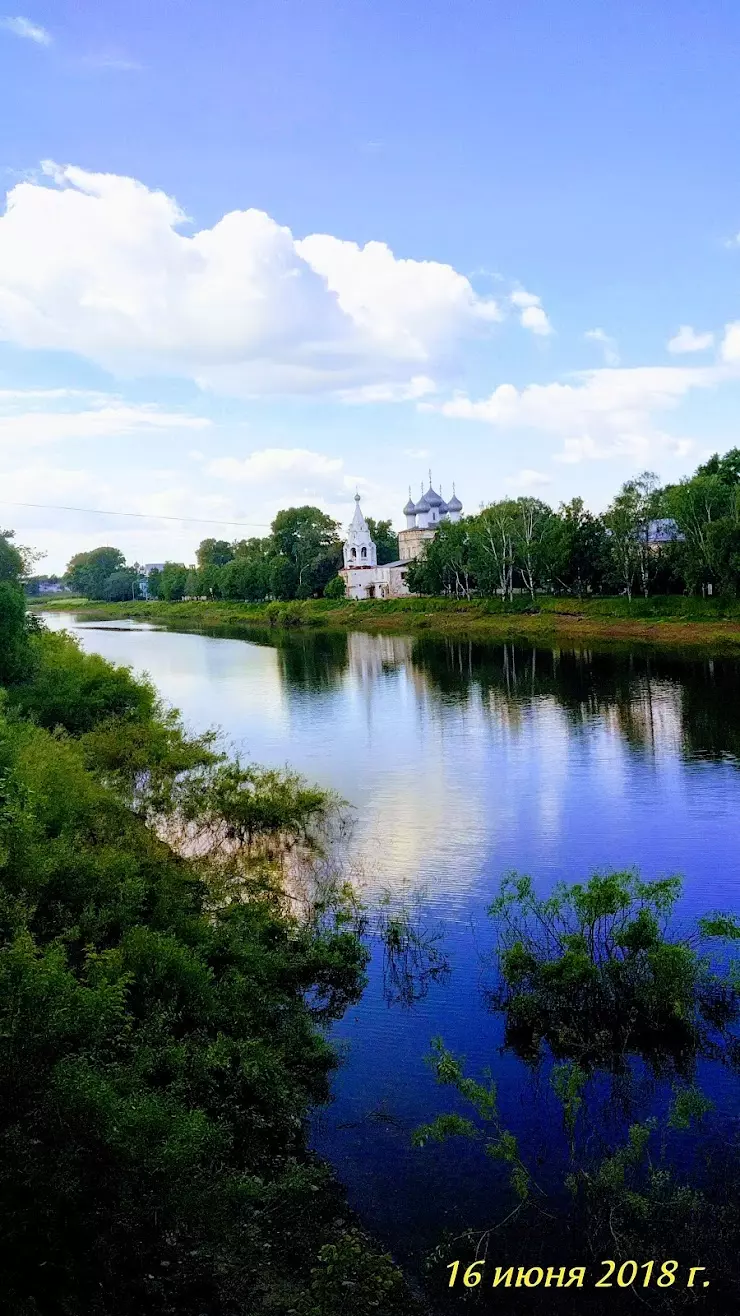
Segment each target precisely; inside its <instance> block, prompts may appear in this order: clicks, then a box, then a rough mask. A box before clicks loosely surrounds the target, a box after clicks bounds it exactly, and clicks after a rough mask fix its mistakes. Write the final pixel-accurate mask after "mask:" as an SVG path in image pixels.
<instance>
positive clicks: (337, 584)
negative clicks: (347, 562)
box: [324, 576, 347, 599]
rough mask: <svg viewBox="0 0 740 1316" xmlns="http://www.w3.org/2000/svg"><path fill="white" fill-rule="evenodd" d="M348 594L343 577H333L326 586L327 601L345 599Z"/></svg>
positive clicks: (325, 595)
mask: <svg viewBox="0 0 740 1316" xmlns="http://www.w3.org/2000/svg"><path fill="white" fill-rule="evenodd" d="M346 593H347V587H346V585H345V583H344V580H343V578H342V576H333V577H332V579H331V580H330V581H329V582H328V584H326V585H324V598H325V599H343V598H344V597H345V595H346Z"/></svg>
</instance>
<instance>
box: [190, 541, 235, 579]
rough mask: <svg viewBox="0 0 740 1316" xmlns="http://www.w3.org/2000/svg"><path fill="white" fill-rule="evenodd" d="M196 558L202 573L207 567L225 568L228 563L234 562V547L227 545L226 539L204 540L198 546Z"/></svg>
mask: <svg viewBox="0 0 740 1316" xmlns="http://www.w3.org/2000/svg"><path fill="white" fill-rule="evenodd" d="M196 557H197V560H198V568H199V570H201V571H203V569H204V568H205V567H223V566H226V563H227V562H231V561H232V559H233V557H234V546H233V544H229V543H227V541H226V540H225V539H204V540H202V542H201V543H200V544H199V545H198V552H197V554H196Z"/></svg>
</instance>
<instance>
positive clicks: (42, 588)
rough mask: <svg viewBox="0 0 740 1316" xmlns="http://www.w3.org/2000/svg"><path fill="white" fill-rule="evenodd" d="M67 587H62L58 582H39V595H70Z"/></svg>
mask: <svg viewBox="0 0 740 1316" xmlns="http://www.w3.org/2000/svg"><path fill="white" fill-rule="evenodd" d="M71 593H72V591H71V590H70V588H69V586H68V585H63V584H62V582H61V581H60V580H40V581H39V594H71Z"/></svg>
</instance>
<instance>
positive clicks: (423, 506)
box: [414, 494, 432, 512]
mask: <svg viewBox="0 0 740 1316" xmlns="http://www.w3.org/2000/svg"><path fill="white" fill-rule="evenodd" d="M431 510H432V509H431V507H430V506H429V503H428V502H427V500H426V496H425V495H424V494H422V495H421V498H420V499H419V501H418V503H417V504H416V507H415V508H414V511H415V512H431Z"/></svg>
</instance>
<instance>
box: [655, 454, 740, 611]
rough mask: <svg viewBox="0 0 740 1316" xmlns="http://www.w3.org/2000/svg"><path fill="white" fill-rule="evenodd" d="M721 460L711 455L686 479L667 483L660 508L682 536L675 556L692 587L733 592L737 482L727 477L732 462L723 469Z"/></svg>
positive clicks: (739, 507) (739, 518)
mask: <svg viewBox="0 0 740 1316" xmlns="http://www.w3.org/2000/svg"><path fill="white" fill-rule="evenodd" d="M727 455H728V457H732V454H731V453H728V454H727ZM722 460H723V459H722V458H718V457H715V458H712V459H711V461H710V462H707V463H706V465H705V466H703V467H699V470H698V471H697V473H696V474H695V475H694V476H692V477H691V478H690V479H687V480H682V481H681V482H680V483H679V484H675V485H670V486H669V487H668V488H667V489H666V490H665V491H664V494H663V507H664V510H665V512H666V514H667V515H668V516H670V517H672V518H673V520H674V521H675V522H676V525H677V527H678V530H679V531H680V533H681V535H682V542H681V549H680V558H681V564H682V569H683V574H684V578H685V580H686V585H687V588H688V589H689V590H691V591H694V590H698V589H703V588H704V587H706V586H707V585H709V584H711V585H712V586H713V587H715V588H716V587H718V586H720V587H721V586H723V585H724V587H725V588H728V589H733V590H734V589H735V588H736V585H737V580H738V574H737V571H736V570H735V569H734V567H733V560H734V556H735V554H736V552H737V547H736V531H737V528H738V526H739V525H740V486H739V485H738V484H736V483H734V482H733V481H732V479H731V478H730V475H731V470H732V464H730V467H729V469H728V468H724V469H723V468H722V467H721V462H722ZM709 467H713V469H711V470H710V469H708V468H709Z"/></svg>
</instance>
